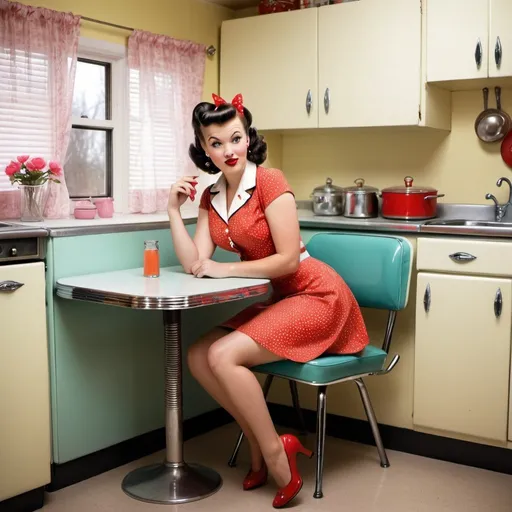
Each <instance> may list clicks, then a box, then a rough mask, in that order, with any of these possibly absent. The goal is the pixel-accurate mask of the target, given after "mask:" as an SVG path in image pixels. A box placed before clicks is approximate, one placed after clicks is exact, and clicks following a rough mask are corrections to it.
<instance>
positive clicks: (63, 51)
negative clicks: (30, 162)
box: [0, 0, 80, 218]
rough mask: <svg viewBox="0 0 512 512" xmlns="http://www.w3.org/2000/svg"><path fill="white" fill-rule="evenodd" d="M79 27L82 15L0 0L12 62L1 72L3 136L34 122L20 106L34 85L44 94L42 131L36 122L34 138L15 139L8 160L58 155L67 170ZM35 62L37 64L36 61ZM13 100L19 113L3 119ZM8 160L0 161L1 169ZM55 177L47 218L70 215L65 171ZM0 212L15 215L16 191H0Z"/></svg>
mask: <svg viewBox="0 0 512 512" xmlns="http://www.w3.org/2000/svg"><path fill="white" fill-rule="evenodd" d="M79 32H80V16H75V15H73V14H70V13H62V12H57V11H53V10H50V9H44V8H38V7H31V6H28V5H23V4H20V3H17V2H8V1H7V0H0V52H2V53H3V54H4V56H6V58H7V59H8V60H9V61H10V63H11V66H10V69H9V68H8V69H7V70H4V69H2V70H1V75H0V120H1V121H2V124H3V129H4V130H7V132H6V135H5V136H6V137H9V136H12V134H13V133H15V132H16V127H17V126H18V128H19V126H20V124H21V126H23V125H25V126H29V125H30V123H31V122H34V120H33V118H31V112H30V110H28V111H23V105H24V104H27V101H28V100H27V98H29V99H30V98H32V99H33V97H34V94H35V91H36V89H37V94H38V95H39V96H40V97H41V98H42V101H41V104H40V109H39V110H38V115H39V116H40V117H43V118H45V119H47V123H45V124H44V125H43V126H44V127H45V128H46V130H45V129H44V128H42V126H41V124H42V123H40V122H39V123H38V126H37V128H38V131H37V137H35V136H34V137H31V136H30V135H27V136H26V137H25V139H26V140H18V141H16V140H15V139H14V138H13V144H12V146H13V147H12V159H15V158H16V156H17V155H21V154H27V155H31V156H42V157H43V158H45V159H46V160H50V159H51V160H57V161H58V162H60V163H61V164H62V165H63V168H64V170H65V161H64V159H65V157H66V152H67V148H68V143H69V136H70V133H71V106H72V99H73V86H74V80H75V71H76V63H77V48H78V40H79ZM36 61H37V62H38V65H34V62H36ZM45 88H46V94H45V90H44V89H45ZM41 91H43V92H42V93H41ZM31 95H32V96H31ZM12 105H16V107H19V109H18V108H17V111H19V112H22V114H20V116H19V117H18V118H16V119H10V118H9V117H7V118H4V119H2V118H3V116H2V113H3V112H2V107H6V109H5V111H8V110H9V106H11V111H12ZM42 151H44V153H43V154H42V153H41V152H42ZM7 163H8V162H0V164H1V168H2V169H3V167H5V165H4V164H7ZM59 179H60V181H61V183H60V184H54V183H48V186H49V190H48V202H47V205H46V209H45V217H48V218H60V217H68V216H69V212H70V210H69V193H68V189H67V186H66V179H65V172H63V175H62V177H61V178H59ZM6 194H8V195H10V197H6V196H5V195H6ZM16 208H17V209H18V211H15V209H16ZM0 216H2V217H4V218H16V217H19V192H17V193H16V197H15V194H13V192H10V191H9V192H2V193H1V194H0Z"/></svg>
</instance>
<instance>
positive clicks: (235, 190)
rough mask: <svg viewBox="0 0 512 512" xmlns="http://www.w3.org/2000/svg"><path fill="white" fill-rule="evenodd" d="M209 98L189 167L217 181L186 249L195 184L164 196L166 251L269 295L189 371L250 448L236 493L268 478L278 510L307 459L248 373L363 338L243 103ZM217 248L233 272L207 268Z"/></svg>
mask: <svg viewBox="0 0 512 512" xmlns="http://www.w3.org/2000/svg"><path fill="white" fill-rule="evenodd" d="M213 98H214V104H212V103H207V102H203V103H200V104H198V105H197V106H196V108H195V109H194V112H193V116H192V124H193V128H194V133H195V144H192V145H191V146H190V157H191V158H192V160H193V162H194V163H195V165H196V166H197V167H199V168H200V169H202V170H203V171H206V172H207V173H210V174H220V178H219V179H218V181H217V182H216V183H215V184H214V185H212V186H211V187H209V188H207V189H206V190H205V191H204V193H203V194H202V197H201V201H200V208H199V215H198V220H197V228H196V232H195V235H194V238H193V239H192V238H191V237H190V236H189V234H188V232H187V231H186V229H185V226H184V223H183V220H182V219H181V215H180V207H181V205H182V204H183V203H184V202H185V201H186V200H187V198H189V197H190V199H191V200H192V201H194V200H195V195H196V190H195V187H196V185H197V181H195V180H196V178H197V177H196V176H186V177H184V178H182V179H181V180H179V181H178V182H177V183H176V184H174V185H173V186H172V188H171V192H170V196H169V205H168V210H169V218H170V223H171V232H172V237H173V242H174V248H175V250H176V254H177V256H178V258H179V260H180V262H181V264H182V265H183V267H184V269H185V271H186V272H189V273H192V274H194V275H195V276H196V277H198V278H201V277H205V276H208V277H211V278H225V277H248V278H268V279H270V280H271V283H272V288H273V292H274V293H273V296H272V298H271V300H270V301H268V302H267V303H264V304H256V305H252V306H250V307H249V308H247V309H245V310H244V311H242V312H241V313H239V314H238V315H236V316H235V317H234V318H232V319H231V320H229V321H228V322H226V323H225V324H224V325H222V326H221V327H218V328H216V329H214V330H213V331H212V332H210V333H209V334H208V335H206V336H205V337H204V338H203V339H201V340H199V341H198V342H197V343H196V344H195V345H193V346H192V347H191V349H190V351H189V353H188V364H189V367H190V370H191V372H192V374H193V375H194V377H195V378H196V379H197V380H198V381H199V383H200V384H201V385H202V386H203V387H204V388H205V389H206V390H207V391H208V392H209V393H210V395H211V396H212V397H213V398H214V399H215V400H217V401H218V402H219V404H220V405H222V406H223V407H224V408H225V409H226V410H227V411H228V412H229V413H230V414H231V415H232V416H233V417H234V418H235V420H236V421H237V422H238V424H239V425H240V427H241V428H242V429H243V431H244V433H245V435H246V437H247V439H248V442H249V445H250V451H251V470H250V471H249V473H248V474H247V476H246V478H245V480H244V483H243V487H244V489H246V490H248V489H254V488H256V487H259V486H261V485H263V484H264V483H266V480H267V471H269V472H270V473H271V475H272V476H273V477H274V479H275V481H276V483H277V485H278V486H279V490H278V492H277V494H276V497H275V498H274V502H273V505H274V507H275V508H280V507H282V506H284V505H286V504H287V503H288V502H289V501H291V500H292V499H293V498H294V497H295V496H296V495H297V494H298V492H299V491H300V489H301V487H302V479H301V477H300V475H299V474H298V472H297V467H296V462H295V458H296V454H297V453H298V452H301V453H303V454H305V455H308V456H311V455H312V454H311V452H310V451H309V450H306V449H305V448H304V447H303V446H302V445H301V444H300V442H299V440H298V439H297V438H296V437H294V436H292V435H289V434H288V435H284V436H281V437H279V436H278V434H277V432H276V430H275V428H274V425H273V424H272V420H271V418H270V415H269V412H268V409H267V405H266V403H265V399H264V397H263V393H262V390H261V387H260V385H259V383H258V381H257V379H256V377H255V376H254V374H253V373H252V372H251V371H250V370H249V368H251V367H253V366H256V365H260V364H264V363H269V362H273V361H278V360H280V359H291V360H293V361H297V362H307V361H310V360H312V359H314V358H316V357H318V356H320V355H321V354H323V353H326V352H329V353H337V354H352V353H357V352H360V351H361V350H362V349H363V348H364V347H365V346H366V345H367V344H368V335H367V332H366V329H365V326H364V322H363V319H362V316H361V312H360V310H359V307H358V305H357V302H356V301H355V298H354V296H353V295H352V293H351V291H350V290H349V288H348V287H347V285H346V283H345V282H344V281H343V280H342V279H341V278H340V276H339V275H338V274H337V273H336V272H335V271H334V270H333V269H332V268H331V267H329V266H328V265H326V264H324V263H322V262H320V261H319V260H316V259H314V258H312V257H311V256H309V255H308V253H307V251H306V249H305V247H304V244H303V243H302V241H301V238H300V232H299V224H298V219H297V211H296V206H295V199H294V195H293V192H292V190H291V189H290V187H289V186H288V184H287V182H286V179H285V177H284V176H283V174H282V173H281V171H279V170H277V169H266V168H264V167H261V166H260V164H262V163H263V162H264V161H265V159H266V150H267V146H266V143H265V142H264V140H263V138H262V137H261V136H259V135H258V133H257V131H256V129H255V128H253V127H252V126H251V124H252V116H251V113H250V112H249V111H248V110H247V109H246V108H245V107H244V106H243V101H242V96H241V95H237V96H235V98H234V99H233V101H232V102H231V103H226V102H225V101H224V100H223V99H221V98H219V97H218V96H216V95H213ZM216 246H219V247H221V248H223V249H226V250H228V251H235V252H237V253H238V254H239V256H240V262H236V263H219V262H216V261H213V260H211V259H210V258H211V256H212V255H213V252H214V250H215V248H216Z"/></svg>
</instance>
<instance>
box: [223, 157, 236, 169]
mask: <svg viewBox="0 0 512 512" xmlns="http://www.w3.org/2000/svg"><path fill="white" fill-rule="evenodd" d="M237 163H238V158H230V159H229V160H226V161H225V164H226V165H229V166H230V167H234V166H235V165H236V164H237Z"/></svg>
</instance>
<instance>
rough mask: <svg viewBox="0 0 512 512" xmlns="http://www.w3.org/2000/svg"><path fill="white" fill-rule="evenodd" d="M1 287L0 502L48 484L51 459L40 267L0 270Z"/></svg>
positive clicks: (27, 264)
mask: <svg viewBox="0 0 512 512" xmlns="http://www.w3.org/2000/svg"><path fill="white" fill-rule="evenodd" d="M10 282H11V283H10ZM0 283H3V287H2V288H0V327H1V328H0V502H2V501H3V500H6V499H9V498H12V497H13V496H17V495H19V494H23V493H25V492H28V491H32V490H34V489H37V488H39V487H42V486H44V485H46V484H48V483H49V482H50V462H51V458H50V389H49V375H48V342H47V335H46V310H45V271H44V263H43V262H42V261H41V262H36V263H23V264H19V265H6V266H0ZM0 509H2V510H3V508H2V505H1V504H0Z"/></svg>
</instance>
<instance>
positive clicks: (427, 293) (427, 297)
mask: <svg viewBox="0 0 512 512" xmlns="http://www.w3.org/2000/svg"><path fill="white" fill-rule="evenodd" d="M431 298H432V297H431V292H430V284H427V287H426V288H425V295H423V307H424V308H425V312H426V313H428V312H429V311H430V301H431Z"/></svg>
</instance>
